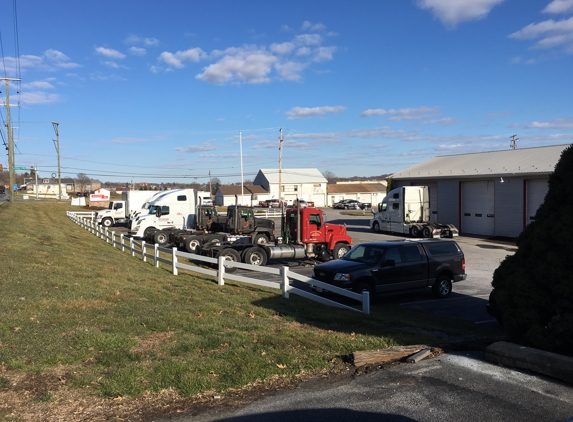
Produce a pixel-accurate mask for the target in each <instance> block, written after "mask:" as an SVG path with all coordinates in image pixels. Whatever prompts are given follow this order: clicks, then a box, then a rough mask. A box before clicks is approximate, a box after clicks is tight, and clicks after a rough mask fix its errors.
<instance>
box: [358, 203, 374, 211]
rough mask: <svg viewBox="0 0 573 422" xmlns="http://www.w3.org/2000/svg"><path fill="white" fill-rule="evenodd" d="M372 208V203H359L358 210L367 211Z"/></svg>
mask: <svg viewBox="0 0 573 422" xmlns="http://www.w3.org/2000/svg"><path fill="white" fill-rule="evenodd" d="M370 208H372V203H371V202H361V203H360V209H362V210H368V209H370Z"/></svg>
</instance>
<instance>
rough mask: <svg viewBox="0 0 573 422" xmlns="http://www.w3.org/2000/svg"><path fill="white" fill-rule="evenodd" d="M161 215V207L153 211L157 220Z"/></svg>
mask: <svg viewBox="0 0 573 422" xmlns="http://www.w3.org/2000/svg"><path fill="white" fill-rule="evenodd" d="M162 214H163V210H162V209H161V207H157V209H156V210H155V215H156V216H157V218H159V217H161V215H162Z"/></svg>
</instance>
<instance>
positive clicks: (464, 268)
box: [462, 258, 466, 271]
mask: <svg viewBox="0 0 573 422" xmlns="http://www.w3.org/2000/svg"><path fill="white" fill-rule="evenodd" d="M462 270H464V271H465V270H466V259H465V258H464V259H462Z"/></svg>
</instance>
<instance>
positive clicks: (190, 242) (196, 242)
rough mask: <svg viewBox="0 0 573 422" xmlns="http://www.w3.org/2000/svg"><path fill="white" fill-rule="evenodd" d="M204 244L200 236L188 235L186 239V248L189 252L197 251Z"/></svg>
mask: <svg viewBox="0 0 573 422" xmlns="http://www.w3.org/2000/svg"><path fill="white" fill-rule="evenodd" d="M202 245H203V244H202V243H201V239H199V237H198V236H187V238H186V239H185V250H186V251H187V252H189V253H197V252H198V251H199V248H201V246H202Z"/></svg>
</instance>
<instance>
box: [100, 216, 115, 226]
mask: <svg viewBox="0 0 573 422" xmlns="http://www.w3.org/2000/svg"><path fill="white" fill-rule="evenodd" d="M101 225H102V226H104V227H111V226H113V220H112V219H111V218H109V217H108V218H104V219H103V220H101Z"/></svg>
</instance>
